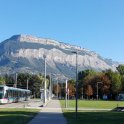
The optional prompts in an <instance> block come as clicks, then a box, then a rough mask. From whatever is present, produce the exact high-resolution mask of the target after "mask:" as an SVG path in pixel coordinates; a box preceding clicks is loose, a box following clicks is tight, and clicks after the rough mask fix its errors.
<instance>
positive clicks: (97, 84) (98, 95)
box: [96, 82, 102, 100]
mask: <svg viewBox="0 0 124 124" xmlns="http://www.w3.org/2000/svg"><path fill="white" fill-rule="evenodd" d="M99 84H102V82H97V95H96V97H97V100H98V98H99V89H98V85H99Z"/></svg>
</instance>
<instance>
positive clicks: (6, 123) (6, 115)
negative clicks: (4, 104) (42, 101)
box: [0, 108, 39, 124]
mask: <svg viewBox="0 0 124 124" xmlns="http://www.w3.org/2000/svg"><path fill="white" fill-rule="evenodd" d="M38 111H39V110H37V109H20V108H14V109H13V108H12V109H8V108H7V109H5V108H4V109H3V108H0V124H27V123H28V122H29V121H30V120H31V119H32V118H33V117H34V116H35V115H36V114H37V113H38Z"/></svg>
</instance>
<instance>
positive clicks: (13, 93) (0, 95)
mask: <svg viewBox="0 0 124 124" xmlns="http://www.w3.org/2000/svg"><path fill="white" fill-rule="evenodd" d="M30 93H31V91H30V90H27V89H20V88H14V87H8V86H5V85H0V104H2V103H12V102H19V101H25V100H29V99H30Z"/></svg>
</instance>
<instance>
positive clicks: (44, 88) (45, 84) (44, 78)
mask: <svg viewBox="0 0 124 124" xmlns="http://www.w3.org/2000/svg"><path fill="white" fill-rule="evenodd" d="M45 103H46V56H44V104H45Z"/></svg>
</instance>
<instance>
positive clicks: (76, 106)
mask: <svg viewBox="0 0 124 124" xmlns="http://www.w3.org/2000/svg"><path fill="white" fill-rule="evenodd" d="M72 53H74V54H76V105H75V112H76V120H77V109H78V91H77V90H78V67H77V55H78V52H77V51H74V52H72Z"/></svg>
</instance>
